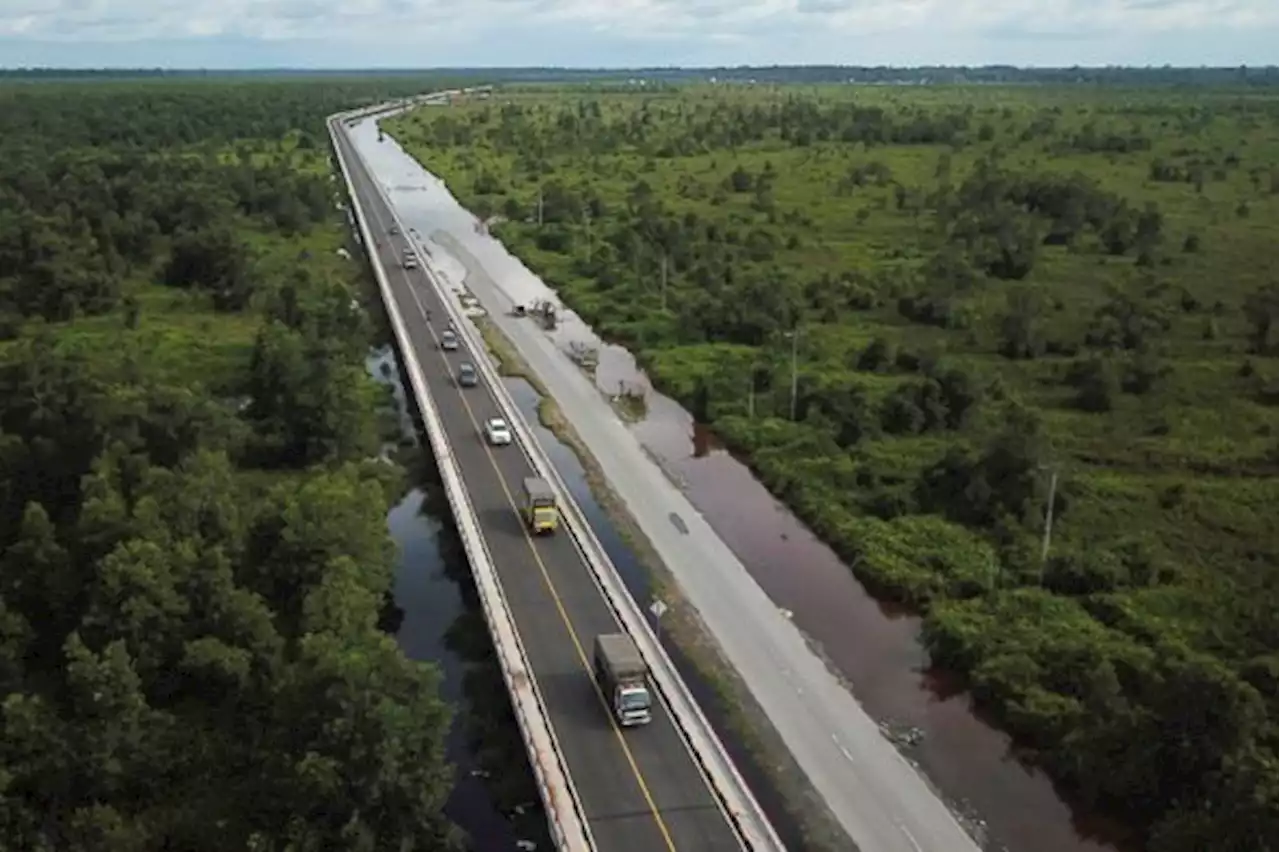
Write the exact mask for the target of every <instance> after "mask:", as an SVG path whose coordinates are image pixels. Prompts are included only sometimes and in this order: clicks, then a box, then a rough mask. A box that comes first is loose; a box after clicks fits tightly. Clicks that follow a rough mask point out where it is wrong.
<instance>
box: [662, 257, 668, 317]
mask: <svg viewBox="0 0 1280 852" xmlns="http://www.w3.org/2000/svg"><path fill="white" fill-rule="evenodd" d="M661 286H662V290H661V293H662V309H663V310H664V311H665V310H666V309H667V253H666V252H665V251H664V252H663V253H662V285H661Z"/></svg>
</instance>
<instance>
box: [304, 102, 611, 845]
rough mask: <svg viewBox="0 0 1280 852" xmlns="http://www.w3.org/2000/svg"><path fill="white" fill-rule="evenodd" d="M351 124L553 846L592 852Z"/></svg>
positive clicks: (405, 348)
mask: <svg viewBox="0 0 1280 852" xmlns="http://www.w3.org/2000/svg"><path fill="white" fill-rule="evenodd" d="M350 117H351V113H338V114H336V115H333V116H330V117H329V119H328V122H327V123H328V127H329V138H330V141H331V143H332V144H333V150H334V156H335V157H336V158H337V162H338V166H339V168H340V169H341V172H342V178H343V182H344V183H345V184H346V188H347V195H348V198H349V199H350V201H351V211H352V214H353V216H354V217H355V221H356V223H357V227H358V228H359V233H360V236H361V239H362V241H363V243H364V245H365V251H366V253H368V255H369V260H370V263H371V265H372V267H373V273H374V278H375V279H376V280H377V282H378V289H379V291H380V292H381V294H382V298H383V301H384V302H385V304H386V309H387V316H388V318H389V319H390V322H391V328H392V332H393V333H394V335H395V338H396V342H397V343H398V344H399V347H400V352H401V353H402V356H403V362H404V367H405V372H406V373H408V376H409V383H410V386H411V390H412V391H413V393H414V395H415V397H416V398H417V401H418V409H419V411H420V413H421V414H422V419H423V423H424V425H425V426H426V432H427V440H428V441H429V442H430V445H431V451H432V453H433V454H434V455H435V458H436V464H437V466H438V467H439V469H440V477H441V480H442V481H443V483H444V488H445V494H446V496H447V497H448V499H449V505H450V507H451V508H452V510H453V516H454V520H455V521H456V523H457V526H458V532H459V535H460V537H461V539H462V546H463V549H464V550H465V551H466V554H467V561H468V564H469V565H470V566H471V571H472V574H473V575H474V577H475V580H476V588H477V590H478V592H479V597H480V603H481V607H482V608H483V610H484V616H485V622H486V624H487V625H488V626H489V634H490V636H491V637H492V638H493V644H494V648H495V649H496V650H497V654H498V661H499V666H500V668H501V670H502V679H503V681H505V683H506V685H507V689H508V690H509V691H510V693H511V706H512V708H513V710H514V711H515V717H516V722H517V724H518V725H519V728H520V735H521V738H522V739H523V740H524V745H525V749H526V750H527V751H528V753H529V762H530V764H531V765H532V767H533V772H534V777H535V779H536V781H537V784H538V792H539V795H540V796H541V798H542V802H543V806H544V809H545V810H546V812H547V817H548V822H549V825H550V829H551V835H552V842H554V843H555V844H556V848H557V849H560V850H562V852H592V850H594V849H595V843H594V841H593V840H592V838H591V833H590V829H589V828H588V826H587V822H586V820H585V819H584V818H583V815H582V806H581V803H580V801H579V799H578V794H577V791H576V790H575V789H574V787H573V783H572V780H571V779H570V777H569V773H568V772H567V771H566V768H565V762H564V757H563V755H562V754H561V751H560V746H559V743H558V742H557V741H556V737H555V733H554V732H553V731H552V730H551V726H550V725H549V724H548V723H547V721H546V719H547V714H546V707H545V705H544V703H543V700H542V695H541V693H540V692H539V690H538V685H537V682H536V680H535V679H534V677H533V671H532V668H531V667H530V666H529V661H528V657H527V656H526V654H525V650H524V645H523V643H522V642H521V641H520V635H519V633H518V632H517V631H516V628H515V621H514V619H513V618H512V616H511V610H510V608H509V606H508V605H507V600H506V596H505V595H504V594H503V591H502V586H501V584H500V583H499V582H498V575H497V571H496V570H495V569H494V567H493V559H492V557H491V555H490V553H489V548H488V544H487V543H486V541H485V538H484V535H483V533H481V531H480V525H479V522H478V520H477V518H476V513H475V509H474V508H473V507H472V505H471V498H470V496H469V495H468V494H467V489H466V487H465V486H464V485H463V482H462V475H461V472H460V471H459V469H458V462H457V459H456V458H454V455H453V450H452V448H451V447H450V446H449V442H448V440H447V439H446V437H445V432H444V426H443V423H442V422H441V420H440V415H439V412H438V411H437V410H436V407H435V403H434V401H433V400H432V398H431V392H430V390H429V389H428V387H427V383H426V379H425V378H424V377H423V375H422V368H421V366H420V365H419V364H418V362H417V359H416V358H415V357H414V354H413V346H412V343H411V341H410V340H409V334H408V331H407V330H406V329H405V326H404V320H403V318H402V317H401V316H400V310H399V308H398V307H397V305H396V302H395V298H394V296H393V294H392V291H391V287H390V284H389V283H388V281H387V277H386V272H385V270H384V269H383V268H382V263H381V260H380V259H379V258H378V257H377V252H376V250H374V249H371V248H370V247H371V246H375V245H376V242H375V241H374V238H373V235H372V234H371V233H370V231H369V225H368V222H367V221H366V219H365V215H364V211H363V210H362V209H361V207H360V202H359V196H358V195H357V193H356V191H355V185H354V184H353V182H352V179H351V172H350V170H349V169H348V168H347V162H346V156H345V153H344V151H343V148H342V142H341V140H340V139H339V134H340V133H341V132H342V131H341V130H340V129H339V127H338V125H339V124H340V122H342V121H343V120H345V119H347V118H350ZM380 191H381V190H379V192H380ZM477 360H481V359H477Z"/></svg>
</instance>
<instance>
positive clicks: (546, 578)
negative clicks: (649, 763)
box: [374, 213, 676, 852]
mask: <svg viewBox="0 0 1280 852" xmlns="http://www.w3.org/2000/svg"><path fill="white" fill-rule="evenodd" d="M374 217H375V218H376V219H377V220H378V227H379V228H380V229H381V230H383V231H386V227H385V226H384V225H383V223H382V217H381V216H378V215H377V214H376V213H375V214H374ZM375 259H376V261H377V263H378V264H379V265H380V266H382V268H383V272H384V273H385V272H386V271H387V266H386V264H384V263H383V262H382V257H381V256H380V253H378V252H375ZM397 271H398V272H399V273H400V276H401V278H403V279H404V282H405V285H406V288H405V289H407V290H408V291H409V295H410V296H412V297H413V301H414V304H415V305H416V306H417V308H418V313H419V314H420V315H421V317H422V320H423V322H424V323H425V324H426V326H427V333H428V334H430V335H431V338H432V340H433V342H434V343H435V344H436V353H437V355H438V356H439V358H440V360H441V361H443V362H444V363H445V364H446V366H450V362H449V359H448V358H447V357H446V356H445V355H444V354H443V351H442V350H441V349H440V348H439V343H440V339H439V337H438V336H437V335H436V330H435V329H434V328H433V327H432V326H431V322H430V320H428V319H427V310H426V307H425V306H424V305H423V304H422V299H421V298H419V296H418V292H417V290H416V289H415V288H414V286H413V280H412V279H411V278H410V277H409V274H408V273H407V272H406V271H405V270H404V269H403V268H399V267H397ZM423 273H424V274H426V272H425V270H423ZM392 297H393V298H394V293H393V294H392ZM410 354H413V353H410ZM472 357H473V358H478V357H481V356H479V355H475V354H472ZM484 357H488V356H487V354H486V355H485V356H484ZM449 372H450V373H451V374H452V369H450V371H449ZM454 391H455V392H456V393H457V394H458V398H459V399H460V400H461V401H462V407H463V408H464V409H465V410H466V412H467V419H468V420H470V421H471V425H472V426H474V427H475V428H476V431H477V432H480V422H479V420H478V419H477V417H476V415H475V411H474V410H473V409H472V408H471V402H470V400H468V399H467V395H466V394H465V393H464V392H463V390H462V388H459V387H456V386H455V387H454ZM489 392H490V393H493V391H489ZM446 437H447V436H446ZM484 450H485V456H486V457H487V458H488V459H489V464H490V465H491V466H492V467H493V472H494V474H495V475H496V476H497V477H498V484H499V485H500V486H501V488H502V493H503V495H504V496H505V497H506V501H507V504H508V505H509V506H510V507H511V510H512V511H513V512H515V514H516V515H517V516H519V514H520V509H519V507H518V505H517V503H516V501H515V498H514V497H513V496H512V494H511V490H510V489H509V488H508V487H507V481H506V478H505V477H503V475H502V469H501V468H500V467H499V466H498V460H497V459H496V458H495V457H494V454H493V448H492V447H490V446H489V445H488V444H487V443H486V444H485V445H484ZM520 530H521V532H522V533H523V534H524V540H525V544H527V545H528V547H529V552H530V553H531V554H533V559H534V561H535V562H536V563H537V564H538V569H539V571H540V572H541V574H542V579H543V582H544V583H546V586H547V591H549V592H550V593H551V599H552V601H553V602H554V603H555V607H556V612H557V613H558V614H559V616H560V621H561V622H562V623H563V624H564V626H565V630H567V631H568V633H569V639H570V641H572V642H573V647H574V650H575V651H576V652H577V656H578V660H579V662H580V663H581V664H582V667H583V669H584V670H585V671H586V672H587V674H588V676H590V678H591V685H592V690H593V691H594V692H595V694H596V697H597V698H599V699H600V704H601V705H602V707H603V708H604V710H605V715H606V716H607V717H608V719H609V725H610V727H611V728H612V729H613V733H614V736H615V737H616V738H617V741H618V745H619V746H620V747H621V748H622V753H623V755H624V756H625V757H626V760H627V764H628V765H629V766H630V768H631V773H632V775H634V776H635V779H636V783H637V784H638V785H639V787H640V793H641V795H642V796H643V797H644V800H645V803H646V804H647V805H648V806H649V812H650V813H651V814H653V819H654V822H656V823H657V825H658V831H659V833H660V834H661V835H662V839H663V841H664V842H665V843H666V847H667V849H668V850H669V852H676V846H675V843H674V842H673V841H672V839H671V833H670V831H668V829H667V824H666V822H664V821H663V819H662V814H661V813H659V811H658V806H657V803H656V802H655V801H654V798H653V794H652V792H651V791H650V790H649V785H648V784H647V783H646V782H645V780H644V774H643V773H641V771H640V767H639V765H638V764H637V763H636V759H635V755H634V754H632V752H631V747H630V746H629V745H628V744H627V740H626V737H625V736H623V733H622V728H621V727H620V726H619V725H618V722H617V719H615V718H614V716H613V710H612V708H610V707H609V701H608V699H607V698H605V695H604V692H603V691H601V689H600V685H599V684H598V683H596V679H595V675H594V673H593V672H592V667H591V662H590V660H589V659H588V657H587V653H586V651H585V650H584V648H583V647H582V642H581V640H580V639H579V638H578V634H577V632H576V631H575V630H574V629H573V623H572V621H570V619H569V614H568V612H567V611H566V609H565V606H564V602H563V601H562V600H561V598H560V594H559V593H558V592H557V591H556V587H555V583H554V582H552V580H551V572H550V571H549V569H548V568H547V564H546V562H545V561H544V560H543V558H542V554H541V553H539V552H538V547H537V544H536V542H535V541H534V539H533V536H531V535H530V534H529V529H528V527H527V526H525V525H524V524H523V523H522V524H521V525H520Z"/></svg>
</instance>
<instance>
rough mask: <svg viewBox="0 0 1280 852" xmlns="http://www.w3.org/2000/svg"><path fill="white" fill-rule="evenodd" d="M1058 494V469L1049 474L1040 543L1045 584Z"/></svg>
mask: <svg viewBox="0 0 1280 852" xmlns="http://www.w3.org/2000/svg"><path fill="white" fill-rule="evenodd" d="M1057 494H1058V471H1057V470H1056V469H1054V470H1053V471H1051V472H1050V474H1049V504H1048V506H1046V507H1045V511H1044V541H1042V542H1041V543H1040V582H1039V583H1037V585H1040V586H1043V585H1044V566H1045V562H1047V561H1048V559H1049V543H1050V542H1051V541H1052V540H1053V500H1054V498H1055V497H1056V496H1057Z"/></svg>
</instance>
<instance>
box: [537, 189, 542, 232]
mask: <svg viewBox="0 0 1280 852" xmlns="http://www.w3.org/2000/svg"><path fill="white" fill-rule="evenodd" d="M538 227H539V228H541V227H542V187H538Z"/></svg>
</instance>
